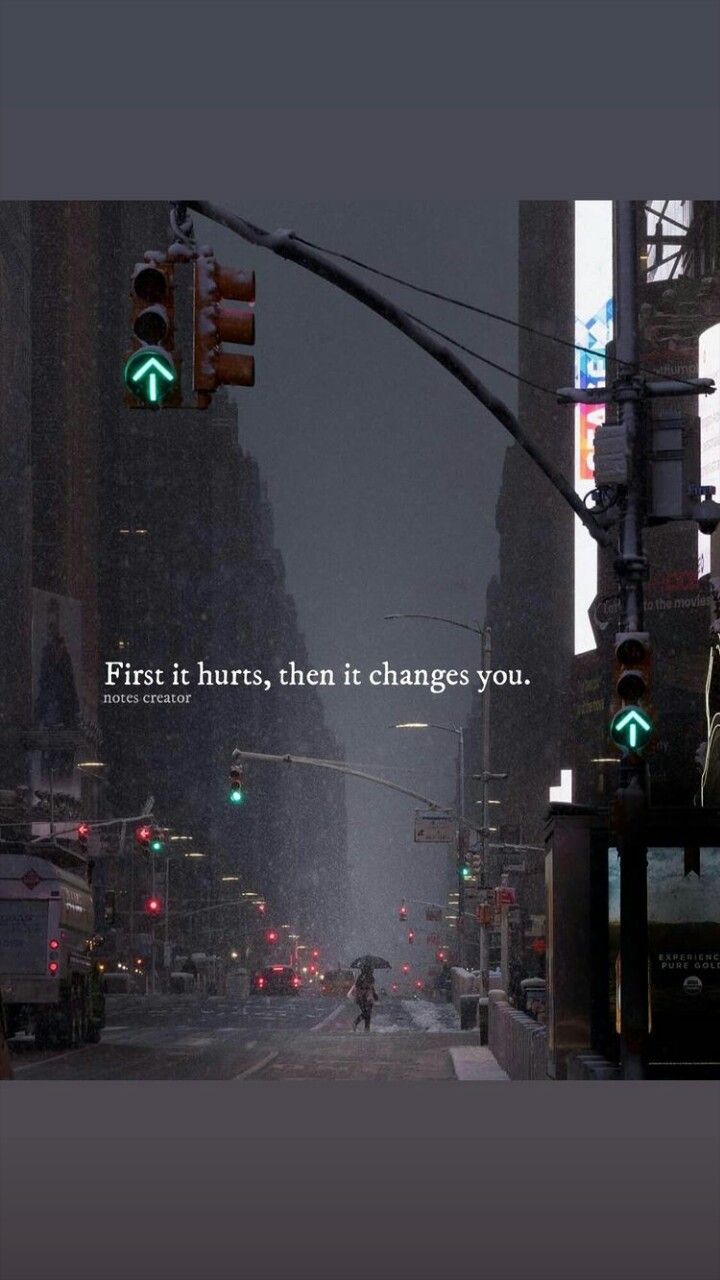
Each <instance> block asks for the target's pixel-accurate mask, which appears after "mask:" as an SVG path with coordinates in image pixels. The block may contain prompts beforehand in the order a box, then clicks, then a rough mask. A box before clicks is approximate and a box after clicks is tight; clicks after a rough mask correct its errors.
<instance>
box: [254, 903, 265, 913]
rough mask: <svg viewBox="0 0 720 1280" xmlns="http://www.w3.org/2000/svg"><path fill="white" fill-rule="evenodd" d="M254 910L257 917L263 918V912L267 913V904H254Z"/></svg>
mask: <svg viewBox="0 0 720 1280" xmlns="http://www.w3.org/2000/svg"><path fill="white" fill-rule="evenodd" d="M255 910H256V911H257V913H258V915H259V916H264V915H265V912H266V911H267V903H266V902H256V903H255Z"/></svg>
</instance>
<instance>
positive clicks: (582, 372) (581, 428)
mask: <svg viewBox="0 0 720 1280" xmlns="http://www.w3.org/2000/svg"><path fill="white" fill-rule="evenodd" d="M612 292H613V262H612V201H611V200H576V201H575V342H576V343H577V345H578V347H581V348H583V349H582V350H576V352H575V386H576V387H604V386H605V347H606V346H607V344H608V342H610V340H611V338H612V315H613V303H612ZM604 421H605V407H604V405H597V404H593V405H588V404H579V405H576V406H575V492H576V493H577V494H579V496H580V497H581V498H584V497H585V496H586V495H587V494H588V493H590V492H591V491H592V489H594V488H595V458H594V440H595V431H596V430H597V428H598V427H599V426H601V425H602V423H603V422H604ZM596 595H597V545H596V544H595V542H594V541H593V539H592V538H591V537H590V534H589V533H588V531H587V529H586V528H585V526H584V525H583V524H581V523H580V521H579V520H578V519H576V520H575V582H574V601H575V653H576V654H577V653H586V652H587V651H588V650H589V649H594V648H595V647H596V645H595V639H594V636H593V630H592V627H591V625H590V619H589V618H588V609H589V608H590V606H591V604H592V602H593V600H594V599H595V596H596Z"/></svg>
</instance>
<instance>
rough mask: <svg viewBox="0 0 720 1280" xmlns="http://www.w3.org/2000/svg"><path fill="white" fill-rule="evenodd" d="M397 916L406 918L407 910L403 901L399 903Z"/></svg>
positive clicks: (402, 918)
mask: <svg viewBox="0 0 720 1280" xmlns="http://www.w3.org/2000/svg"><path fill="white" fill-rule="evenodd" d="M398 916H399V918H400V919H401V920H407V918H408V910H407V907H406V906H405V903H404V902H401V903H400V910H399V911H398Z"/></svg>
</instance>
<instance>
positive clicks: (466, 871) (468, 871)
mask: <svg viewBox="0 0 720 1280" xmlns="http://www.w3.org/2000/svg"><path fill="white" fill-rule="evenodd" d="M460 875H461V876H462V878H463V880H469V879H470V877H471V876H472V867H471V866H470V863H469V862H463V864H462V866H461V867H460Z"/></svg>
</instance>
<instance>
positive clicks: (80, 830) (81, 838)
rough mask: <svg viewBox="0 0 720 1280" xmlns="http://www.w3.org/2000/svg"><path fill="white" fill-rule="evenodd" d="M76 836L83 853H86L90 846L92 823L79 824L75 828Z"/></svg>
mask: <svg viewBox="0 0 720 1280" xmlns="http://www.w3.org/2000/svg"><path fill="white" fill-rule="evenodd" d="M75 835H76V836H77V842H78V844H79V846H80V849H81V852H82V853H85V851H86V850H87V846H88V839H89V837H90V823H89V822H79V823H78V825H77V827H76V828H75Z"/></svg>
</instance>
